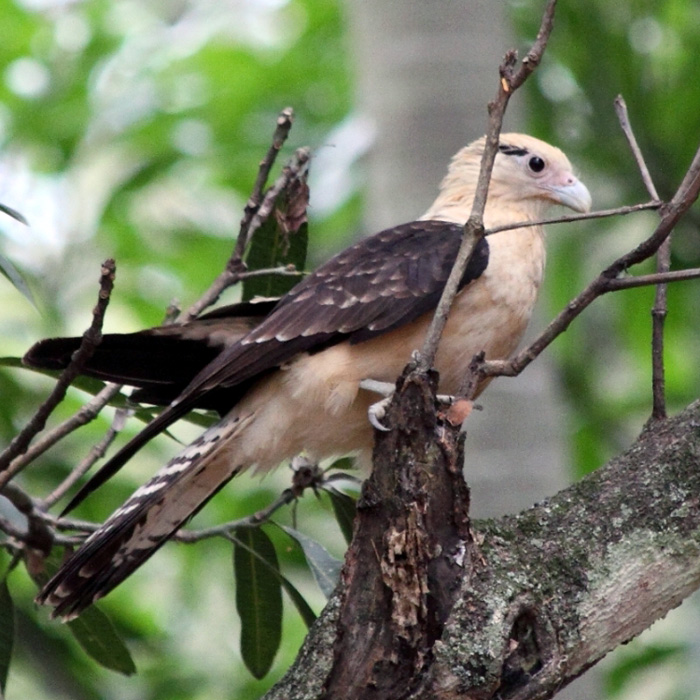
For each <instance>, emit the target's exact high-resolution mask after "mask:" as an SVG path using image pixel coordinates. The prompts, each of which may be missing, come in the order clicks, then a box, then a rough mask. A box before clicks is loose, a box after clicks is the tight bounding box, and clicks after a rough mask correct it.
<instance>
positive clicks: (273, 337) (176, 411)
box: [64, 221, 488, 513]
mask: <svg viewBox="0 0 700 700" xmlns="http://www.w3.org/2000/svg"><path fill="white" fill-rule="evenodd" d="M461 238H462V227H461V226H459V225H457V224H453V223H448V222H444V221H414V222H411V223H408V224H403V225H401V226H397V227H395V228H391V229H387V230H385V231H382V232H380V233H377V234H375V235H374V236H371V237H369V238H365V239H363V240H361V241H360V242H359V243H356V244H355V245H353V246H351V247H350V248H347V249H346V250H345V251H343V252H341V253H339V254H338V255H336V256H335V257H334V258H332V259H331V260H329V261H328V262H327V263H325V264H324V265H322V266H321V267H319V268H318V269H317V270H316V271H315V272H314V273H312V274H311V275H309V277H307V278H306V279H305V280H304V281H303V282H301V283H299V284H298V285H297V286H296V287H294V288H293V289H292V290H291V291H290V292H289V293H288V294H287V295H286V296H284V297H282V299H281V300H280V301H279V303H278V304H277V306H276V307H275V309H274V311H273V312H272V313H271V314H270V315H269V316H267V317H266V318H265V320H264V321H262V322H261V323H260V325H258V326H257V327H255V328H254V329H253V330H252V331H250V333H248V334H247V335H246V336H245V337H243V338H242V339H241V340H240V341H239V342H237V343H235V344H234V345H232V346H230V347H228V348H226V349H225V350H223V351H222V352H221V353H220V354H219V355H218V356H217V357H216V358H215V359H214V360H213V361H212V362H210V363H209V364H208V365H207V366H206V367H204V369H202V371H201V372H199V374H197V375H196V376H195V377H194V378H193V379H192V381H191V382H190V383H189V385H188V386H186V387H185V388H184V390H183V391H182V393H181V394H180V396H179V397H178V398H177V399H176V400H175V401H173V403H171V404H170V406H168V408H166V409H165V410H164V411H163V412H162V413H161V414H160V415H159V416H158V417H157V418H155V419H154V420H153V421H151V423H149V424H148V425H147V426H146V427H145V428H144V429H143V430H142V431H141V432H140V433H139V434H138V435H136V436H135V437H134V438H133V439H132V440H131V441H130V442H128V443H127V444H126V445H125V446H124V447H123V448H122V449H121V450H120V451H119V452H118V453H117V454H116V455H115V456H114V457H113V458H112V459H111V460H109V461H108V462H107V463H106V464H105V465H104V466H103V467H102V468H101V469H100V470H99V471H98V472H97V473H96V474H95V475H94V476H93V477H92V479H90V481H88V482H87V484H85V486H83V488H82V489H81V490H80V491H79V492H78V494H77V495H76V496H75V497H74V498H73V500H72V501H71V502H70V503H69V504H68V506H67V507H66V509H65V511H64V513H65V512H68V511H69V510H72V509H73V508H74V507H75V506H76V505H77V504H78V503H80V502H81V501H82V500H83V499H84V498H85V497H86V496H87V495H88V494H89V493H90V492H92V491H94V490H95V489H96V488H97V487H99V486H100V485H101V484H103V483H104V482H105V481H106V480H107V479H109V478H110V477H111V476H112V475H113V474H115V473H116V472H117V471H118V470H119V469H120V468H121V467H122V466H123V465H124V464H125V463H126V462H127V461H128V460H129V459H131V457H132V456H133V455H134V454H136V452H138V450H139V449H141V447H142V446H143V445H144V444H145V443H146V442H148V441H149V440H150V439H151V438H152V437H154V436H155V435H157V434H158V433H160V432H162V431H163V430H165V429H166V428H167V427H168V426H170V425H171V424H172V423H174V422H175V421H176V420H178V419H179V418H181V417H182V416H183V415H185V414H186V413H187V412H188V411H189V410H190V409H191V408H193V407H196V406H197V405H201V404H202V402H203V401H204V400H206V397H207V395H210V394H213V395H216V396H217V397H221V396H225V395H227V393H228V395H229V396H230V397H231V401H230V406H231V407H232V406H233V405H234V404H235V402H236V401H237V400H238V398H239V397H240V395H241V392H240V389H241V387H242V386H243V387H245V386H247V385H248V383H249V382H250V381H254V380H255V379H256V378H258V377H260V376H262V375H264V374H265V373H266V372H268V371H270V370H273V369H275V368H276V367H279V366H280V365H281V364H283V363H285V362H287V361H289V360H290V359H292V358H293V357H295V356H296V355H298V354H299V353H302V352H311V353H315V352H319V351H321V350H323V349H325V348H327V347H330V346H331V345H335V344H337V343H340V342H343V341H348V342H350V343H360V342H363V341H365V340H368V339H369V338H373V337H375V336H377V335H380V334H382V333H386V332H388V331H390V330H392V329H394V328H398V327H399V326H401V325H403V324H406V323H409V322H411V321H413V320H415V319H416V318H418V317H419V316H421V315H422V314H424V313H427V312H428V311H430V310H431V309H434V308H435V307H436V306H437V303H438V301H439V299H440V296H441V294H442V290H443V288H444V286H445V282H446V281H447V278H448V276H449V274H450V270H451V269H452V265H453V263H454V260H455V258H456V256H457V251H458V249H459V245H460V242H461ZM487 264H488V243H487V242H486V240H485V239H482V240H481V241H480V243H479V245H478V247H477V249H476V251H475V252H474V255H473V256H472V259H471V261H470V263H469V266H468V267H467V270H466V272H465V274H464V276H463V278H462V280H461V286H464V285H466V284H468V283H469V282H471V281H472V280H474V279H476V278H477V277H479V276H480V275H481V274H482V273H483V271H484V270H485V269H486V266H487ZM217 400H220V399H217Z"/></svg>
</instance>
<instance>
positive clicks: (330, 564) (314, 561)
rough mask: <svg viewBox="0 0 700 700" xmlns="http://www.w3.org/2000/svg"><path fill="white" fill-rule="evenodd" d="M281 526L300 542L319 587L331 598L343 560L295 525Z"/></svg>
mask: <svg viewBox="0 0 700 700" xmlns="http://www.w3.org/2000/svg"><path fill="white" fill-rule="evenodd" d="M280 527H281V528H282V529H283V530H284V531H285V532H286V533H287V534H288V535H289V536H290V537H291V538H292V539H294V540H296V541H297V542H298V543H299V546H300V547H301V548H302V550H303V551H304V556H305V557H306V561H307V562H308V563H309V567H310V568H311V573H312V574H313V575H314V578H315V579H316V583H317V584H318V587H319V588H320V589H321V591H322V592H323V595H325V596H326V598H329V597H330V595H331V593H333V589H334V588H335V587H336V584H337V583H338V579H339V578H340V569H341V568H342V566H343V562H342V561H340V559H336V558H335V557H333V556H331V555H330V554H329V553H328V550H327V549H326V548H325V547H324V546H323V545H322V544H321V543H320V542H317V541H316V540H312V539H311V538H310V537H307V536H306V535H303V534H302V533H301V532H299V531H298V530H295V529H294V528H293V527H287V526H285V525H280Z"/></svg>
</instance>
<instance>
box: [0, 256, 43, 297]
mask: <svg viewBox="0 0 700 700" xmlns="http://www.w3.org/2000/svg"><path fill="white" fill-rule="evenodd" d="M0 274H2V275H4V276H5V277H6V278H7V279H8V280H9V281H10V282H11V283H12V285H13V286H14V288H15V289H16V290H17V291H18V292H20V294H22V296H23V297H24V298H25V299H26V300H27V301H28V302H29V303H30V304H31V305H32V306H34V307H35V308H36V302H35V301H34V295H33V294H32V290H31V289H29V286H28V285H27V283H26V282H25V281H24V277H22V273H21V272H20V271H19V270H18V269H17V268H16V267H15V266H14V263H12V262H11V261H10V259H9V258H6V257H5V256H4V255H0Z"/></svg>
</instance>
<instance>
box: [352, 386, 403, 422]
mask: <svg viewBox="0 0 700 700" xmlns="http://www.w3.org/2000/svg"><path fill="white" fill-rule="evenodd" d="M394 388H395V387H394V385H393V384H391V383H390V382H380V381H377V380H376V379H363V380H362V381H361V382H360V389H366V390H367V391H372V392H374V393H375V394H381V395H382V396H383V397H384V398H383V399H382V400H381V401H377V402H376V403H373V404H372V405H371V406H370V407H369V409H368V411H367V418H369V422H370V423H371V424H372V426H373V427H374V428H376V429H377V430H380V431H381V432H383V433H388V432H389V430H390V428H387V427H386V426H385V425H384V424H383V423H382V418H384V416H385V415H386V409H387V408H388V407H389V403H390V402H391V397H392V396H393V394H394Z"/></svg>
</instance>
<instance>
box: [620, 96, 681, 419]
mask: <svg viewBox="0 0 700 700" xmlns="http://www.w3.org/2000/svg"><path fill="white" fill-rule="evenodd" d="M615 112H617V118H618V119H619V121H620V126H621V127H622V131H623V132H624V134H625V136H626V138H627V142H628V143H629V146H630V149H631V150H632V154H633V155H634V159H635V160H636V161H637V166H638V167H639V172H640V174H641V176H642V181H643V182H644V186H645V187H646V188H647V192H648V193H649V195H650V196H651V198H652V199H658V198H659V195H658V193H657V191H656V187H655V186H654V181H653V180H652V177H651V173H650V172H649V168H648V167H647V164H646V161H645V160H644V156H643V154H642V150H641V149H640V148H639V144H638V143H637V138H636V137H635V135H634V131H633V130H632V124H631V123H630V119H629V113H628V111H627V104H626V103H625V100H624V99H623V97H622V95H618V96H617V97H616V98H615ZM670 267H671V236H670V235H669V237H668V238H667V239H666V240H665V241H664V242H663V243H662V244H661V246H660V247H659V251H658V253H657V255H656V271H657V272H659V273H664V272H668V270H669V269H670ZM667 313H668V303H667V294H666V285H665V284H659V285H658V286H657V287H656V294H655V296H654V306H653V307H652V309H651V319H652V333H651V368H652V372H651V387H652V391H651V393H652V411H651V415H652V418H655V419H661V418H666V379H665V368H664V323H665V321H666V315H667Z"/></svg>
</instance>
